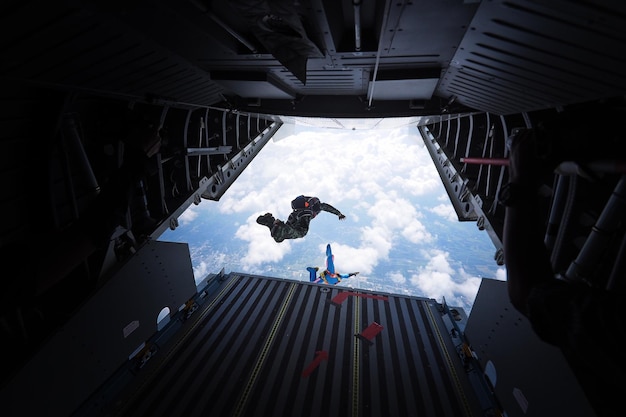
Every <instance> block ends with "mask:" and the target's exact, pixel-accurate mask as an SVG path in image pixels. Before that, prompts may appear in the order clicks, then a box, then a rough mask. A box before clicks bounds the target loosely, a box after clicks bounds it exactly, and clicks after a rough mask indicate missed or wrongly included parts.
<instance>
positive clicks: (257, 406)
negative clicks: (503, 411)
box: [115, 273, 482, 417]
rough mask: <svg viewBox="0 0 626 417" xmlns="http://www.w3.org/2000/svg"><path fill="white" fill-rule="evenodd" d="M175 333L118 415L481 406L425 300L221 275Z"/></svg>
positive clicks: (441, 410) (442, 410) (423, 410)
mask: <svg viewBox="0 0 626 417" xmlns="http://www.w3.org/2000/svg"><path fill="white" fill-rule="evenodd" d="M174 339H175V340H172V341H171V342H170V346H164V347H162V348H161V349H160V351H159V356H158V357H155V358H154V359H153V360H151V361H150V366H147V367H146V368H144V369H143V370H141V371H140V375H138V377H139V376H140V377H141V378H142V382H141V383H139V384H136V385H137V386H136V387H135V389H133V390H132V393H131V394H128V395H126V398H125V399H124V400H120V401H119V402H118V403H117V406H118V407H117V408H118V409H117V410H116V411H115V412H116V413H117V415H123V416H155V417H156V416H168V417H170V416H328V417H331V416H341V417H346V416H381V415H389V416H455V417H456V416H466V415H481V414H482V413H481V412H480V411H479V408H480V407H478V405H477V404H478V402H477V400H476V399H475V397H474V393H473V392H472V391H471V388H470V387H469V385H468V383H467V379H466V376H465V374H464V371H463V368H462V365H461V363H460V359H459V357H458V356H457V355H456V352H455V347H454V345H453V344H452V342H451V339H450V335H449V334H448V332H447V330H446V329H445V326H444V324H443V321H442V316H441V313H440V310H439V308H438V304H437V303H436V302H435V301H434V300H431V299H425V298H416V297H403V296H398V295H389V294H374V293H370V292H363V291H358V292H357V291H353V290H351V289H350V288H346V287H340V286H335V287H329V286H319V285H315V284H309V283H302V282H294V281H287V280H281V279H275V278H267V277H258V276H250V275H242V274H235V273H231V274H230V276H228V277H227V279H225V280H224V281H223V283H222V286H221V287H220V288H219V289H218V290H217V291H215V292H214V295H213V296H212V297H211V298H210V299H208V300H207V301H206V302H204V304H203V305H202V308H201V309H199V310H198V311H197V312H196V313H195V314H194V315H193V316H192V317H191V318H190V319H189V320H188V322H187V324H186V327H185V328H183V329H182V330H181V331H180V332H179V336H178V337H176V338H174ZM142 374H143V375H142Z"/></svg>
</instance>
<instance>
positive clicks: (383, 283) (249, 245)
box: [180, 128, 505, 306]
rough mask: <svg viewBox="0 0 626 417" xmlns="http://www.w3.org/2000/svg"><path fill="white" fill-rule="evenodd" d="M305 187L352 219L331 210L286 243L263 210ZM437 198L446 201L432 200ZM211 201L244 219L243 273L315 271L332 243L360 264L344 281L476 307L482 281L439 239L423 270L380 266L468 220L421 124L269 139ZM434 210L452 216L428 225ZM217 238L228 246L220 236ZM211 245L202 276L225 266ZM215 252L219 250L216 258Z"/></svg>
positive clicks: (344, 264) (344, 259)
mask: <svg viewBox="0 0 626 417" xmlns="http://www.w3.org/2000/svg"><path fill="white" fill-rule="evenodd" d="M409 132H411V133H409ZM300 194H305V195H315V196H318V197H319V198H320V199H321V200H322V201H324V202H326V203H329V204H332V205H333V206H335V207H336V208H338V209H340V210H341V211H342V212H344V214H346V216H347V219H346V220H345V221H343V222H338V224H337V225H335V223H332V224H330V223H329V222H336V219H334V218H332V216H329V215H328V214H327V213H326V214H321V215H320V217H321V219H316V220H314V221H313V223H312V224H311V231H310V232H309V235H308V236H307V237H306V238H305V239H297V240H286V241H284V242H281V243H276V242H275V241H274V240H273V239H272V238H271V236H270V234H269V230H268V228H267V227H265V226H261V225H258V224H257V223H256V218H257V217H258V215H260V214H263V213H266V212H271V213H273V214H274V215H275V216H276V217H278V218H280V219H283V220H284V219H286V217H287V216H288V215H289V213H290V212H291V207H290V202H291V200H292V199H293V198H295V197H296V196H297V195H300ZM433 201H439V202H441V203H442V204H439V205H437V206H435V207H430V206H431V205H432V202H433ZM435 204H437V203H435ZM205 205H206V204H201V205H200V206H199V208H196V207H191V208H190V209H189V210H188V211H187V212H185V213H184V215H183V216H184V217H183V216H181V218H180V221H181V222H184V223H185V224H186V223H187V222H191V221H192V220H194V219H195V218H197V217H198V215H199V213H200V214H202V215H207V214H205V213H209V210H208V209H204V208H203V207H204V206H205ZM208 206H209V207H215V210H213V209H212V210H213V211H212V213H215V212H216V211H217V210H219V211H220V213H221V215H224V217H225V218H228V219H234V220H232V221H233V223H232V225H234V227H236V232H235V239H233V241H234V243H235V244H236V245H235V244H231V247H235V248H236V249H235V250H236V251H237V255H236V261H235V263H236V264H237V268H238V269H239V268H241V272H251V273H262V274H267V275H273V273H275V271H278V270H280V271H281V272H280V273H279V274H278V275H275V276H281V277H292V278H294V279H306V278H303V277H304V276H305V275H306V277H307V278H308V274H307V273H306V270H305V269H304V268H305V266H320V267H322V266H323V264H324V253H325V246H326V242H329V241H330V243H331V245H332V248H333V253H334V254H335V264H336V267H337V270H338V271H339V272H342V273H347V272H356V271H359V272H360V274H359V275H358V276H356V277H352V278H350V279H349V280H346V281H345V282H344V283H342V285H345V286H348V287H355V288H367V289H370V290H374V291H376V290H381V291H390V288H391V287H393V288H394V290H397V289H398V288H399V287H401V286H403V285H405V289H404V290H401V291H403V293H406V294H413V295H419V296H426V297H430V298H435V299H437V300H441V297H442V296H445V297H446V300H447V301H448V302H449V303H450V304H457V305H459V306H468V305H471V301H473V299H474V297H475V294H476V292H477V289H478V285H479V283H480V279H478V278H476V277H475V276H472V275H471V274H468V273H466V272H465V270H464V269H463V268H462V267H458V268H457V269H455V268H452V266H451V262H452V261H451V257H450V255H449V254H448V253H447V252H444V251H442V250H438V249H436V248H432V247H430V248H429V250H427V251H426V252H424V253H425V255H426V257H427V260H428V261H427V263H426V264H425V265H424V266H422V267H420V268H417V270H416V271H415V264H412V266H411V268H413V269H412V271H406V270H403V269H402V267H401V266H392V270H391V271H388V270H385V271H383V272H380V271H377V267H378V266H379V265H380V264H381V263H382V262H385V261H388V260H389V257H390V253H391V251H392V250H394V248H396V247H397V248H401V249H403V250H404V251H406V249H407V245H408V247H409V248H414V249H415V251H419V250H420V249H423V250H425V249H424V248H425V247H426V245H430V246H432V245H436V244H437V243H438V240H437V232H438V230H439V229H440V228H441V222H444V221H446V220H449V221H455V222H456V221H458V220H457V219H456V214H455V213H454V210H453V208H452V206H451V204H450V202H449V200H448V197H447V195H446V193H445V191H444V189H443V186H442V184H441V180H440V178H439V176H438V174H437V171H436V169H435V168H434V165H433V162H432V160H431V158H430V156H429V154H428V152H427V150H426V149H425V147H424V146H423V143H422V140H421V138H419V136H418V133H417V130H416V129H414V128H413V129H412V130H409V129H407V128H405V129H398V130H391V131H390V130H365V131H359V130H357V131H342V130H333V131H328V130H312V129H310V130H301V131H299V132H298V133H296V134H295V135H291V136H289V137H286V138H285V139H284V140H281V141H279V142H270V143H268V145H267V146H266V147H265V148H264V149H263V150H262V151H261V152H260V153H259V155H258V156H257V157H256V158H255V159H254V161H253V162H252V163H251V164H250V165H249V166H248V167H247V168H246V171H245V173H243V174H242V175H241V176H240V177H239V178H238V179H237V181H236V182H235V183H234V184H233V185H232V186H231V187H230V188H229V189H228V190H227V192H226V193H225V194H224V196H222V198H221V199H220V201H219V204H218V203H216V202H209V204H208ZM205 210H206V211H205ZM426 210H429V211H431V212H433V213H435V214H437V215H438V216H440V217H442V218H443V219H446V220H443V219H442V220H441V222H439V221H436V222H431V223H422V221H423V219H424V215H423V213H426ZM212 215H213V216H214V215H215V214H212ZM453 216H454V217H453ZM329 230H332V231H334V232H330V233H329ZM207 234H208V235H210V231H207ZM459 238H460V237H459ZM207 239H209V238H207ZM327 239H328V240H327ZM207 241H208V240H207ZM320 241H323V242H324V244H320V243H318V242H320ZM230 243H232V242H229V244H230ZM242 244H243V252H240V251H241V249H242ZM214 245H216V246H215V247H220V246H218V245H220V243H219V242H218V243H216V244H215V243H214ZM318 245H319V247H318ZM220 250H221V249H220ZM202 253H203V255H202V256H204V257H205V260H200V262H198V261H195V263H196V264H197V266H196V267H195V268H194V272H195V275H196V276H205V275H206V273H209V272H217V271H212V270H211V269H212V268H215V267H216V265H217V263H216V261H215V260H216V259H217V258H216V257H217V256H219V254H216V251H215V250H210V249H206V248H203V249H202ZM209 256H210V257H212V258H211V259H207V257H209ZM287 260H289V261H287ZM224 262H226V260H225V261H224ZM302 262H305V263H307V265H302ZM309 262H310V263H309ZM316 263H317V264H318V265H315V264H316ZM413 271H415V272H413ZM497 275H498V277H505V271H504V270H503V269H498V272H497ZM498 279H499V278H498Z"/></svg>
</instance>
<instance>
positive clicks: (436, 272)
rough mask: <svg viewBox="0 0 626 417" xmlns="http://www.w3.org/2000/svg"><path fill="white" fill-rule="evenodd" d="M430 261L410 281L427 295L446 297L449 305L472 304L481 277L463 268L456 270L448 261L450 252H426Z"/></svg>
mask: <svg viewBox="0 0 626 417" xmlns="http://www.w3.org/2000/svg"><path fill="white" fill-rule="evenodd" d="M425 254H426V255H427V257H428V258H429V260H428V263H427V264H426V265H425V266H423V267H421V268H420V269H419V271H418V273H417V274H414V275H412V276H411V278H410V281H411V284H413V285H414V286H415V287H417V288H418V289H419V292H421V293H422V294H424V296H425V297H428V298H434V299H435V300H437V301H441V299H442V297H445V298H446V301H447V303H448V304H449V305H453V306H467V305H471V304H472V303H473V301H474V298H476V293H477V292H478V287H479V286H480V278H478V277H473V276H471V275H469V274H467V273H466V272H465V270H464V269H463V268H460V269H459V270H458V271H455V270H454V269H453V268H452V267H451V266H450V263H449V261H448V258H449V256H450V254H449V253H448V252H444V251H441V250H438V249H432V250H430V251H427V252H426V253H425Z"/></svg>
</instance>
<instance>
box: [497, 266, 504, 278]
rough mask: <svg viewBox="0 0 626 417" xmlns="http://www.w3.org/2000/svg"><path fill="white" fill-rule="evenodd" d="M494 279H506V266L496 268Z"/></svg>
mask: <svg viewBox="0 0 626 417" xmlns="http://www.w3.org/2000/svg"><path fill="white" fill-rule="evenodd" d="M496 279H497V280H498V281H506V268H504V267H502V268H498V270H497V271H496Z"/></svg>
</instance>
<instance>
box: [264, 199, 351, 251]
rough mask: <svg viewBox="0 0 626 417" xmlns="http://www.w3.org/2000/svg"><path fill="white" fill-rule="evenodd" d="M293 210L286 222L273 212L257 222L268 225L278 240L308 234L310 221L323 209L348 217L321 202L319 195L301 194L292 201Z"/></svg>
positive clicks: (342, 217) (341, 216) (340, 217)
mask: <svg viewBox="0 0 626 417" xmlns="http://www.w3.org/2000/svg"><path fill="white" fill-rule="evenodd" d="M291 207H292V209H293V211H292V212H291V214H290V215H289V217H288V218H287V221H286V222H283V221H282V220H279V219H276V218H274V216H273V215H272V214H271V213H265V214H264V215H262V216H259V217H258V218H257V219H256V222H257V223H259V224H261V225H263V226H267V227H268V228H269V229H270V234H271V236H272V237H273V238H274V240H275V241H276V242H279V243H280V242H282V241H283V240H285V239H299V238H302V237H304V236H306V234H307V232H308V231H309V223H310V222H311V219H313V218H315V216H317V215H318V214H319V213H320V212H321V211H327V212H329V213H332V214H335V215H336V216H338V217H339V220H343V219H345V218H346V216H344V215H343V214H342V213H341V212H340V211H339V210H337V209H336V208H334V207H333V206H331V205H330V204H326V203H322V202H320V200H319V198H317V197H307V196H299V197H298V198H296V199H295V200H293V201H292V202H291Z"/></svg>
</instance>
